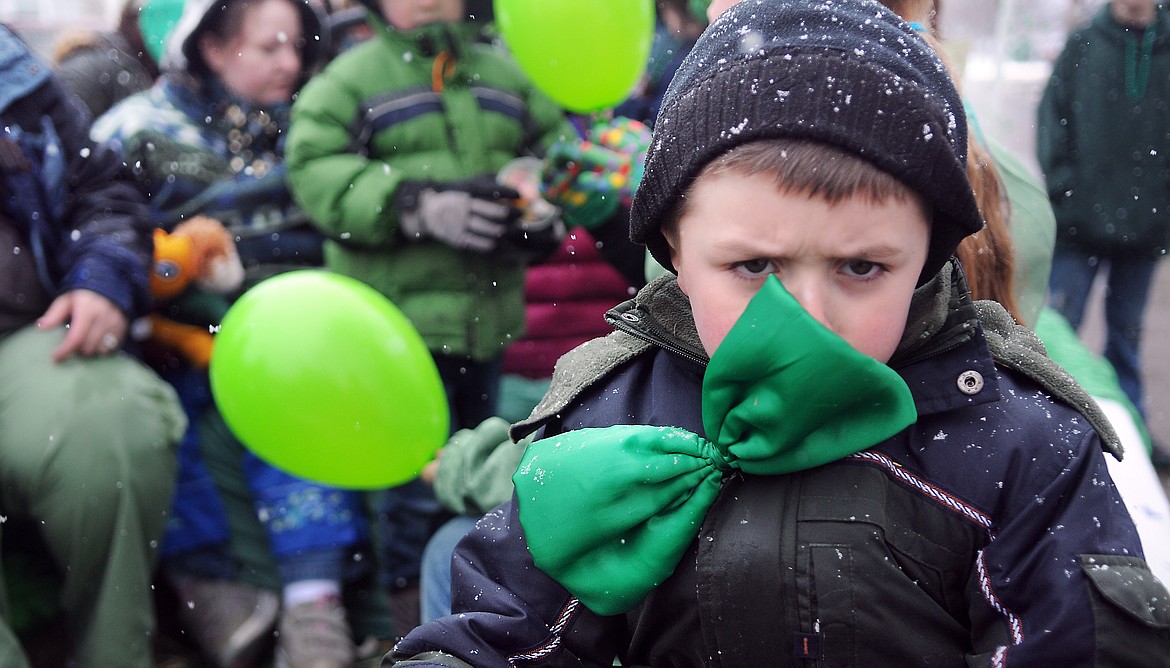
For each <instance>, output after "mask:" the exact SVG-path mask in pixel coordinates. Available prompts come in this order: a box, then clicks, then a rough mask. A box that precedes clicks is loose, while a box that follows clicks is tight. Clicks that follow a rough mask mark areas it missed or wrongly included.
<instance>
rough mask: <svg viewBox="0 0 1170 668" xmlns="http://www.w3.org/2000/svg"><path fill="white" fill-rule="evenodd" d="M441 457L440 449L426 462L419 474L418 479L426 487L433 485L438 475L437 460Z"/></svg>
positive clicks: (441, 451)
mask: <svg viewBox="0 0 1170 668" xmlns="http://www.w3.org/2000/svg"><path fill="white" fill-rule="evenodd" d="M442 456H443V450H442V449H441V448H440V449H439V451H438V452H436V453H435V458H434V459H432V460H431V461H429V462H427V464H426V466H424V467H423V469H422V471H420V472H419V474H418V477H419V478H421V479H422V481H423V482H425V483H426V484H428V485H434V484H435V477H437V476H438V475H439V458H440V457H442Z"/></svg>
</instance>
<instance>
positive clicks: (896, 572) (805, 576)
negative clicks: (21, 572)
mask: <svg viewBox="0 0 1170 668" xmlns="http://www.w3.org/2000/svg"><path fill="white" fill-rule="evenodd" d="M948 267H949V265H948ZM948 273H949V269H944V274H940V277H939V278H937V279H935V280H934V281H932V282H930V283H928V284H927V285H926V286H925V287H924V288H922V289H921V290H920V291H919V293H918V294H917V295H916V297H915V305H914V307H913V309H912V314H911V323H910V326H909V329H908V331H907V334H906V337H905V338H904V340H903V345H902V346H901V347H900V348H899V351H898V353H897V354H896V355H895V358H894V359H893V360H891V362H890V364H891V366H892V367H894V368H895V369H896V370H897V371H898V373H899V374H900V375H901V376H902V377H903V378H904V379H905V380H906V382H907V384H908V385H909V387H910V389H911V391H912V393H913V395H914V398H915V403H916V406H917V410H918V415H919V417H918V422H917V423H916V424H914V425H911V426H910V427H908V428H907V429H905V430H904V431H902V432H901V433H899V434H898V435H896V436H894V437H893V438H890V439H888V440H886V441H884V442H882V443H879V444H878V445H876V446H874V447H872V448H870V449H868V450H865V451H863V452H860V453H858V454H856V455H853V456H850V457H847V458H845V459H843V460H840V461H837V462H834V463H831V464H828V465H825V466H822V467H819V468H815V469H812V470H808V471H803V472H799V473H793V474H788V475H780V476H752V475H746V474H742V473H733V474H729V475H728V476H727V477H726V478H725V479H724V481H723V487H722V490H721V493H720V496H719V497H718V499H717V500H716V502H715V504H714V505H713V506H712V508H711V509H710V511H709V512H708V513H707V516H706V518H705V521H704V523H703V526H702V527H701V530H700V531H699V533H698V535H697V536H696V537H695V540H694V542H693V543H692V544H691V546H690V548H689V551H688V552H687V554H686V555H685V556H684V558H683V560H682V562H681V563H680V564H679V565H678V567H677V568H676V569H675V571H674V574H673V575H672V576H671V577H670V578H669V579H668V580H667V581H666V582H664V583H663V584H662V585H660V586H659V587H657V588H656V589H655V590H653V591H652V592H651V594H650V595H649V596H648V597H647V598H646V599H645V600H644V601H643V602H642V604H641V605H640V606H638V607H637V608H635V609H634V610H632V611H631V612H629V613H627V614H625V615H619V616H610V617H602V616H599V615H596V614H594V613H593V612H591V611H590V610H588V609H586V608H585V607H584V606H583V605H582V604H580V602H579V601H577V599H575V598H574V597H573V596H572V595H571V594H570V593H569V592H567V591H566V590H565V589H563V588H562V587H561V586H560V585H559V584H557V583H556V582H555V581H553V580H552V579H550V578H549V577H547V576H546V575H545V574H543V573H542V572H541V571H539V570H538V569H537V568H536V567H535V566H534V564H533V562H532V559H531V557H530V556H529V554H528V550H527V547H526V544H525V540H524V534H523V532H522V530H521V528H520V525H519V521H518V518H517V513H516V508H515V504H514V502H513V503H510V504H505V505H504V506H501V507H500V508H497V509H496V510H495V511H493V512H492V513H490V514H489V515H487V516H486V517H485V518H484V519H483V520H481V521H480V523H479V524H478V525H477V527H476V529H475V530H474V531H472V533H471V534H470V535H469V536H468V537H467V538H466V539H465V540H464V541H463V542H462V543H461V544H460V546H459V548H458V549H457V551H456V555H455V560H454V562H453V565H454V572H453V578H454V582H453V584H454V592H455V598H454V601H453V603H454V605H453V610H454V611H455V614H454V615H453V616H451V617H447V618H444V619H440V620H438V621H435V622H433V623H430V624H427V625H424V626H421V627H419V628H418V629H415V631H414V632H413V633H411V634H410V635H408V636H407V637H406V638H405V639H404V640H402V641H401V642H400V643H399V644H398V646H397V647H396V648H395V651H394V652H393V653H392V654H391V655H390V656H388V657H387V659H386V661H385V662H384V663H383V665H390V664H391V663H392V662H393V661H394V660H395V659H397V660H399V661H401V663H399V664H398V665H403V666H406V665H425V666H464V665H471V666H477V667H497V666H499V667H503V666H521V665H524V666H526V665H542V666H543V665H547V666H610V665H615V664H614V660H615V659H617V660H619V661H620V665H623V666H703V665H710V666H722V667H724V668H730V667H732V666H761V665H768V666H800V667H806V666H833V667H844V666H856V667H866V668H869V667H873V666H891V667H893V666H897V667H904V666H953V667H955V668H960V667H964V668H965V667H970V666H1060V667H1061V668H1072V667H1076V666H1119V667H1120V666H1127V667H1132V666H1153V665H1165V662H1166V661H1167V658H1166V657H1168V656H1170V601H1168V600H1167V592H1166V589H1165V588H1164V587H1163V586H1162V584H1161V583H1159V582H1158V581H1157V580H1156V579H1155V578H1154V576H1153V575H1152V574H1151V573H1150V571H1149V568H1148V567H1147V566H1146V564H1145V562H1144V560H1143V558H1142V548H1141V544H1140V541H1139V539H1138V535H1137V532H1136V530H1135V528H1134V524H1133V522H1132V520H1131V519H1130V516H1129V514H1128V512H1127V510H1126V508H1125V506H1124V504H1123V502H1122V500H1121V498H1120V496H1119V495H1118V492H1117V490H1116V489H1115V487H1114V485H1113V483H1112V481H1111V479H1110V477H1109V473H1108V471H1107V469H1106V462H1105V459H1104V458H1105V456H1106V454H1105V452H1104V451H1103V448H1102V440H1101V437H1100V436H1099V434H1098V431H1096V430H1095V429H1094V427H1093V426H1092V425H1091V424H1090V422H1089V420H1088V419H1087V418H1086V417H1085V415H1084V414H1082V412H1081V411H1079V410H1077V409H1076V408H1074V407H1072V406H1070V405H1067V404H1065V403H1062V402H1061V401H1058V400H1056V399H1054V398H1053V396H1052V394H1053V393H1055V394H1057V395H1061V396H1068V397H1072V396H1077V393H1078V390H1077V388H1076V387H1075V383H1072V382H1071V381H1070V380H1069V379H1068V378H1067V377H1065V376H1063V375H1062V374H1061V372H1060V370H1059V369H1058V368H1056V367H1054V366H1053V365H1050V364H1047V363H1046V362H1045V361H1044V358H1042V357H1041V356H1038V355H1037V356H1033V357H1029V356H1028V355H1019V354H1017V353H1018V350H1015V349H1014V348H1013V347H1012V345H1008V344H1007V343H1005V342H1010V341H1014V340H1017V338H1018V337H1024V339H1027V338H1028V337H1029V336H1030V334H1029V333H1028V332H1026V330H1023V329H1022V328H1016V327H1015V326H1014V325H1010V324H1005V323H1004V322H1003V319H1002V318H999V319H998V320H997V321H996V322H995V323H994V326H993V325H992V324H988V322H987V320H988V319H987V318H983V319H981V317H980V314H981V313H986V314H990V315H992V316H1000V315H1001V314H1002V309H999V308H998V307H997V305H991V304H990V303H983V302H981V303H980V305H979V307H978V308H977V306H976V305H975V304H973V303H972V302H971V301H970V299H969V297H967V293H966V287H965V284H964V282H963V281H962V279H961V274H960V273H959V272H957V271H956V272H955V273H954V274H953V275H951V276H950V278H948V277H947V275H946V274H948ZM613 321H614V322H615V323H621V327H622V329H624V330H626V332H625V333H619V334H615V335H611V336H610V337H609V338H607V339H605V340H603V341H602V342H595V343H594V344H587V346H593V347H594V349H593V350H592V351H590V350H588V348H587V349H586V350H585V352H584V354H582V355H580V356H578V358H577V359H570V360H567V361H565V362H564V363H562V365H559V366H558V374H559V376H560V378H559V382H560V383H561V384H562V385H568V386H569V389H568V390H567V391H565V392H562V393H561V396H560V397H558V396H557V395H558V390H557V389H556V387H555V383H556V382H557V381H554V390H553V391H552V393H551V394H550V397H551V398H546V402H545V403H544V404H542V406H541V407H538V409H537V411H538V415H536V416H535V419H534V420H533V421H530V422H529V423H527V424H526V425H521V427H520V431H523V430H524V429H531V428H533V427H534V426H535V425H538V424H539V425H542V426H543V428H544V430H545V434H546V435H547V434H551V433H555V432H559V431H567V430H572V429H579V428H583V427H595V426H607V425H613V424H627V423H635V424H638V423H641V424H651V425H663V426H679V427H684V428H686V429H689V430H692V431H694V432H696V433H698V434H700V435H701V434H702V433H703V431H702V423H701V418H700V388H701V380H702V376H703V370H704V367H703V362H704V360H705V355H703V353H702V349H701V347H699V345H698V343H697V337H695V336H694V334H693V324H691V325H690V329H688V327H687V323H689V322H690V320H689V311H688V310H687V308H686V301H685V298H683V297H682V296H681V293H680V292H679V291H678V289H677V286H676V284H675V283H673V281H671V280H670V279H666V280H665V281H657V282H655V283H652V284H651V285H650V286H648V287H647V288H646V289H645V290H644V291H643V292H642V294H641V295H639V297H638V298H637V299H636V300H635V301H633V302H630V303H627V304H626V305H624V306H623V307H620V308H619V310H618V311H616V312H614V314H613ZM985 326H986V328H987V331H985V330H984V328H985ZM993 327H994V329H995V331H992V330H993ZM1013 337H1017V338H1013ZM647 342H650V343H651V344H652V345H645V344H646V343H647ZM989 342H991V343H992V344H994V345H993V346H992V347H994V348H995V349H996V350H997V352H1005V354H1004V355H1003V357H1004V358H1005V362H1004V364H1002V365H1001V364H997V361H996V360H998V359H999V357H1000V355H999V354H997V355H996V358H995V359H993V355H992V352H991V350H990V349H989ZM1013 351H1015V352H1013ZM1006 353H1011V354H1006ZM583 358H587V359H588V360H590V361H592V362H594V363H599V366H600V368H596V369H595V371H596V373H594V374H593V375H592V376H590V377H583V376H582V374H580V373H579V372H580V371H581V370H582V368H584V367H583V366H582V364H581V362H582V359H583ZM1008 366H1014V367H1018V368H1031V369H1033V371H1034V373H1033V374H1032V375H1036V376H1039V377H1040V378H1039V380H1037V379H1033V378H1032V377H1029V375H1026V374H1024V373H1020V372H1018V371H1013V370H1009V369H1008V368H1007V367H1008ZM582 378H584V380H582ZM1085 399H1086V400H1087V395H1085ZM1088 413H1089V414H1091V415H1095V414H1096V413H1095V411H1093V410H1091V409H1090V410H1089V411H1088ZM1103 428H1104V429H1108V427H1107V426H1106V427H1103ZM582 503H583V504H587V503H589V499H582Z"/></svg>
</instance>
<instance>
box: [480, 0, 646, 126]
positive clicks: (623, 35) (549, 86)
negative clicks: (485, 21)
mask: <svg viewBox="0 0 1170 668" xmlns="http://www.w3.org/2000/svg"><path fill="white" fill-rule="evenodd" d="M495 16H496V25H497V26H498V27H499V29H500V33H501V34H502V35H503V36H504V41H505V42H507V45H508V48H509V49H510V50H511V51H512V54H513V55H514V56H515V58H516V62H518V63H519V64H520V67H521V68H522V69H523V70H524V72H525V73H526V74H528V76H529V78H531V79H532V82H533V83H534V84H536V86H537V88H539V89H540V90H541V91H543V92H544V93H545V95H548V96H549V97H550V98H552V99H553V100H554V101H556V102H557V103H558V104H560V105H561V106H562V107H564V108H566V109H569V110H570V111H575V112H579V113H589V112H593V111H600V110H602V109H605V108H608V107H612V106H614V105H616V104H618V103H619V102H621V101H623V100H625V99H626V98H627V97H629V95H630V92H631V91H632V90H633V88H634V84H636V83H637V82H638V79H639V78H640V77H641V76H642V72H643V70H645V68H646V58H647V57H648V56H649V55H650V44H651V42H653V40H654V1H653V0H495Z"/></svg>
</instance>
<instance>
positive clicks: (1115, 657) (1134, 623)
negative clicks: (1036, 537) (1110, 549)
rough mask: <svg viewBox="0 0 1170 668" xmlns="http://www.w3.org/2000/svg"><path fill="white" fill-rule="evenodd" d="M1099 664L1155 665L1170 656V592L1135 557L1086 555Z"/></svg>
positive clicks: (1084, 563)
mask: <svg viewBox="0 0 1170 668" xmlns="http://www.w3.org/2000/svg"><path fill="white" fill-rule="evenodd" d="M1080 562H1081V569H1082V570H1083V571H1084V572H1085V575H1086V577H1087V578H1088V580H1089V584H1090V593H1089V597H1090V599H1091V600H1092V605H1093V621H1094V626H1095V627H1096V635H1097V642H1096V645H1097V652H1098V656H1097V657H1096V662H1095V665H1097V666H1154V665H1161V662H1163V661H1165V660H1166V657H1167V656H1170V592H1167V590H1166V587H1165V586H1164V585H1163V584H1162V583H1161V582H1160V581H1159V580H1158V579H1157V578H1156V577H1154V574H1153V573H1151V572H1150V567H1149V566H1148V565H1146V562H1145V561H1144V560H1142V559H1138V558H1136V557H1123V556H1114V555H1102V554H1082V555H1081V556H1080Z"/></svg>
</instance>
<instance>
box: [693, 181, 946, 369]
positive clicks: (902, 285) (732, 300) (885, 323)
mask: <svg viewBox="0 0 1170 668" xmlns="http://www.w3.org/2000/svg"><path fill="white" fill-rule="evenodd" d="M929 233H930V228H929V220H928V216H927V213H926V211H925V210H924V209H923V207H922V205H921V203H920V202H919V201H917V199H913V200H906V201H902V200H900V199H897V198H892V197H891V198H887V199H886V200H885V201H883V202H881V203H873V202H871V201H870V200H869V199H866V198H863V197H859V196H855V197H852V198H849V199H846V200H843V201H841V202H839V203H837V204H834V205H830V204H829V203H828V202H827V201H826V200H823V199H820V198H816V197H811V198H810V197H809V196H807V195H802V194H790V193H786V192H782V191H780V190H778V189H777V188H776V186H775V182H774V179H772V178H771V177H769V176H765V175H755V176H743V175H740V174H736V173H723V174H719V175H713V176H712V175H708V176H704V177H701V178H700V179H699V181H697V182H696V183H695V185H694V187H693V188H692V189H691V193H690V199H689V202H688V205H687V210H686V211H685V212H684V214H683V216H682V217H681V218H680V219H679V222H678V226H677V229H676V234H672V235H670V237H671V259H672V261H673V262H674V267H675V270H676V271H677V272H678V284H679V287H680V288H682V291H683V292H684V293H685V294H686V295H687V296H688V297H689V298H690V301H691V307H692V309H693V311H694V317H695V325H696V326H697V328H698V331H699V338H700V339H702V342H703V347H704V348H705V349H706V351H707V354H708V355H710V354H712V353H714V352H715V349H716V348H718V347H719V344H720V343H721V342H722V341H723V338H724V337H725V336H726V335H727V332H728V331H729V330H730V329H731V326H732V325H733V324H735V321H736V319H738V318H739V316H740V315H741V314H742V313H743V311H744V309H745V308H747V304H748V301H750V300H751V298H752V297H753V296H754V295H755V294H756V291H757V290H759V288H760V286H761V285H763V282H764V279H766V278H767V277H768V275H769V274H776V277H777V278H779V279H780V282H781V283H783V284H784V287H785V288H786V289H787V290H788V292H789V293H791V294H792V296H793V297H795V298H796V299H797V301H799V302H800V304H801V306H803V307H804V308H805V310H807V311H808V312H809V313H810V314H811V315H812V316H813V317H814V318H816V319H817V321H819V322H820V323H821V324H823V325H824V326H825V327H827V328H829V329H830V330H831V331H833V332H835V333H836V334H837V335H839V336H840V337H841V338H843V339H845V340H846V341H848V342H849V343H850V344H851V345H852V346H853V347H854V348H856V349H857V350H858V351H860V352H862V353H864V354H866V355H869V356H870V357H873V358H874V359H876V360H878V361H879V362H887V361H889V359H890V357H891V356H892V355H893V354H894V350H895V349H896V348H897V346H898V343H899V341H900V340H901V337H902V332H903V330H904V329H905V326H906V316H907V313H908V312H909V309H910V298H911V297H912V296H913V293H914V288H915V285H916V284H917V282H918V278H919V275H920V274H921V272H922V267H923V265H924V264H925V263H926V253H927V244H928V241H929Z"/></svg>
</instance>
